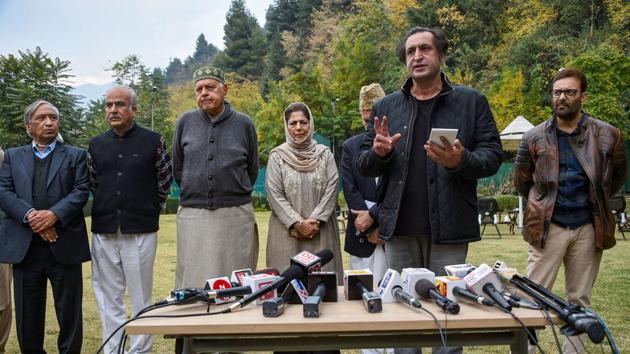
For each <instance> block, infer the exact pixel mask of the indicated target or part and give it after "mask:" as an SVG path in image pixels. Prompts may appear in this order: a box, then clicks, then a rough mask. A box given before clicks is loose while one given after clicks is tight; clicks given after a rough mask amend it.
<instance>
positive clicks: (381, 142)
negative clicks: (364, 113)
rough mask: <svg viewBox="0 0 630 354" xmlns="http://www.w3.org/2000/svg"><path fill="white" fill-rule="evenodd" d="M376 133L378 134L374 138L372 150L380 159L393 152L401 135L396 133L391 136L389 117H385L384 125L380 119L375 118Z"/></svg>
mask: <svg viewBox="0 0 630 354" xmlns="http://www.w3.org/2000/svg"><path fill="white" fill-rule="evenodd" d="M374 132H376V136H375V137H374V144H373V145H372V148H373V149H374V152H375V153H376V155H378V156H379V157H386V156H387V155H389V154H390V153H391V152H392V150H393V149H394V146H395V145H396V143H397V142H398V140H400V137H401V135H400V133H396V134H395V135H394V136H389V129H388V128H387V116H383V122H382V123H381V121H380V120H379V119H378V117H374Z"/></svg>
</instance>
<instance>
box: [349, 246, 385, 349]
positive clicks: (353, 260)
mask: <svg viewBox="0 0 630 354" xmlns="http://www.w3.org/2000/svg"><path fill="white" fill-rule="evenodd" d="M365 268H369V269H370V270H371V271H372V274H373V275H374V289H376V288H377V287H378V283H379V282H380V281H381V280H382V279H383V276H385V272H387V258H385V248H384V247H383V245H376V248H374V252H373V253H372V255H371V256H369V257H357V256H353V255H350V269H365ZM393 353H394V349H393V348H384V349H361V354H393Z"/></svg>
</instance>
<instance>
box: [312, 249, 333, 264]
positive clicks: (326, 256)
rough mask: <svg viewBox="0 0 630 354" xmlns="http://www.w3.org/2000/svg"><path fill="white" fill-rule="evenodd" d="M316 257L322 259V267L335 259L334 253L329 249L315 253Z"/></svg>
mask: <svg viewBox="0 0 630 354" xmlns="http://www.w3.org/2000/svg"><path fill="white" fill-rule="evenodd" d="M315 255H316V256H317V257H319V258H321V265H322V266H323V265H325V264H327V263H328V262H330V261H331V260H332V259H333V257H334V255H333V253H332V251H331V250H329V249H327V248H326V249H323V250H321V251H319V252H317V253H315Z"/></svg>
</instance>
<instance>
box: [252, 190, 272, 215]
mask: <svg viewBox="0 0 630 354" xmlns="http://www.w3.org/2000/svg"><path fill="white" fill-rule="evenodd" d="M252 202H253V203H254V210H256V211H269V210H271V208H270V207H269V200H267V197H266V196H264V195H262V194H257V193H254V194H252Z"/></svg>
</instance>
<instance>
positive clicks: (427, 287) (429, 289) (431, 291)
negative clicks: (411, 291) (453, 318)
mask: <svg viewBox="0 0 630 354" xmlns="http://www.w3.org/2000/svg"><path fill="white" fill-rule="evenodd" d="M415 288H416V292H417V293H418V294H419V295H420V296H422V297H423V298H425V299H429V298H432V299H434V300H435V303H436V304H438V306H440V308H442V310H444V311H447V312H450V313H452V314H454V315H457V314H458V313H459V305H458V304H457V303H456V302H454V301H452V300H450V299H447V298H445V297H444V296H442V294H440V293H439V292H438V291H437V288H436V287H435V285H434V284H433V283H431V282H430V281H428V280H426V279H421V280H419V281H418V282H417V283H416V286H415Z"/></svg>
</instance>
